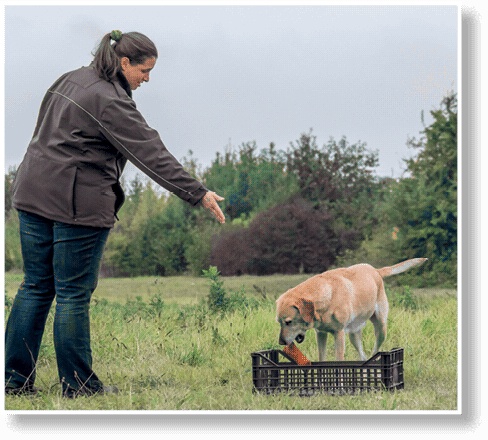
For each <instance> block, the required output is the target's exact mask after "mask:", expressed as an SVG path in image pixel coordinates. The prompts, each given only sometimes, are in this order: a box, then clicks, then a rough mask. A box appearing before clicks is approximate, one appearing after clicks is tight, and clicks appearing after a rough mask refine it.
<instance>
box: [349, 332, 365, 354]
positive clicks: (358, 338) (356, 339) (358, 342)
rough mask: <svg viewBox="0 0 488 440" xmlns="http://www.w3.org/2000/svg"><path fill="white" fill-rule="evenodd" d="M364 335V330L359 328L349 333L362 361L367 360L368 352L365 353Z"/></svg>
mask: <svg viewBox="0 0 488 440" xmlns="http://www.w3.org/2000/svg"><path fill="white" fill-rule="evenodd" d="M362 339H363V336H362V331H361V330H358V331H357V332H354V333H349V340H350V341H351V343H352V345H354V348H355V349H356V350H357V352H358V353H359V358H360V359H361V360H362V361H365V360H366V354H365V353H364V350H363V340H362Z"/></svg>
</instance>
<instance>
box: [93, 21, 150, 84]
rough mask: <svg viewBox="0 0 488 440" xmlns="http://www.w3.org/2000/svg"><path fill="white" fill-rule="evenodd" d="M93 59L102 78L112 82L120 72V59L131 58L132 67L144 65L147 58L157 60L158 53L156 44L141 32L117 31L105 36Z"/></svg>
mask: <svg viewBox="0 0 488 440" xmlns="http://www.w3.org/2000/svg"><path fill="white" fill-rule="evenodd" d="M112 41H113V43H112ZM93 57H94V58H93V66H94V67H95V70H96V71H97V72H98V75H99V76H100V78H103V79H105V80H106V81H112V80H114V79H115V78H116V77H117V74H118V72H119V71H120V58H122V57H127V58H129V60H130V63H131V64H132V65H136V64H143V63H144V62H145V61H146V59H147V58H157V57H158V51H157V49H156V46H155V45H154V43H153V42H152V41H151V40H150V39H149V38H148V37H146V36H145V35H143V34H141V33H139V32H128V33H122V32H121V31H118V30H115V31H112V32H110V33H108V34H106V35H104V36H103V38H102V40H101V41H100V44H99V45H98V48H97V50H96V52H95V53H94V54H93Z"/></svg>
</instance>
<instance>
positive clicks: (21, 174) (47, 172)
mask: <svg viewBox="0 0 488 440" xmlns="http://www.w3.org/2000/svg"><path fill="white" fill-rule="evenodd" d="M76 173H77V170H76V166H73V165H71V164H69V163H64V162H59V161H55V160H52V159H50V158H47V157H44V156H37V155H35V154H30V153H27V154H26V155H25V157H24V160H23V161H22V164H21V165H20V167H19V170H18V172H17V176H16V177H15V182H14V186H13V202H14V206H15V207H16V208H18V209H23V210H25V211H28V212H34V213H37V214H40V215H42V216H44V217H46V218H49V219H54V220H60V221H69V220H73V219H74V216H75V201H74V192H75V182H76Z"/></svg>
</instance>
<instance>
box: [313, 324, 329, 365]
mask: <svg viewBox="0 0 488 440" xmlns="http://www.w3.org/2000/svg"><path fill="white" fill-rule="evenodd" d="M315 334H316V336H317V347H318V349H319V361H320V362H323V361H325V352H326V348H327V347H326V346H327V332H321V331H318V330H317V329H315Z"/></svg>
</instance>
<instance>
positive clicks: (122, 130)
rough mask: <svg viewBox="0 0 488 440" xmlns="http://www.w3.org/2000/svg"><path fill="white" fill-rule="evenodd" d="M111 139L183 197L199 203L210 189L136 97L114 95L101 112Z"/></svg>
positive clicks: (155, 178)
mask: <svg viewBox="0 0 488 440" xmlns="http://www.w3.org/2000/svg"><path fill="white" fill-rule="evenodd" d="M100 129H101V131H102V133H103V135H104V136H105V137H106V138H107V140H108V141H109V142H110V143H111V144H112V145H113V146H114V147H115V148H116V149H117V150H118V151H120V153H121V154H123V155H124V156H125V157H126V158H127V160H129V161H130V162H132V163H133V164H134V165H135V166H136V167H137V168H139V169H140V170H141V171H142V172H143V173H144V174H146V175H147V176H149V177H150V178H151V179H152V180H154V181H155V182H156V183H157V184H159V185H161V186H162V187H163V188H165V189H167V190H168V191H170V192H172V193H174V194H175V195H177V196H178V197H180V198H181V199H183V200H185V201H187V202H188V203H191V204H192V205H196V204H197V203H198V202H199V201H200V200H201V199H202V197H203V196H204V195H205V193H206V192H207V191H208V190H207V188H205V186H204V185H203V184H202V183H201V182H199V181H198V180H196V179H194V178H193V177H192V176H191V175H190V174H189V173H188V172H187V171H185V170H184V169H183V166H182V165H181V163H180V162H179V161H178V160H177V159H176V158H175V157H174V156H173V155H172V154H171V153H170V152H169V151H168V149H167V148H166V146H165V145H164V143H163V141H162V140H161V138H160V136H159V134H158V132H157V131H156V130H154V129H153V128H151V127H149V125H148V124H147V122H146V120H145V119H144V117H143V116H142V115H141V113H140V112H139V111H138V110H137V108H136V105H135V103H134V101H132V100H129V99H114V100H112V101H111V102H110V103H109V104H108V105H107V106H106V107H105V109H104V110H103V112H102V114H101V128H100Z"/></svg>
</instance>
